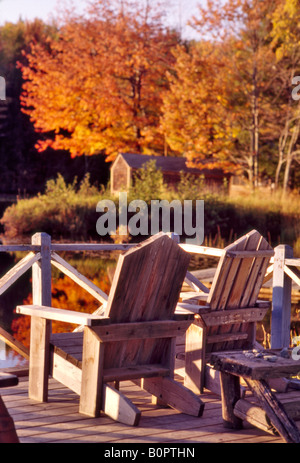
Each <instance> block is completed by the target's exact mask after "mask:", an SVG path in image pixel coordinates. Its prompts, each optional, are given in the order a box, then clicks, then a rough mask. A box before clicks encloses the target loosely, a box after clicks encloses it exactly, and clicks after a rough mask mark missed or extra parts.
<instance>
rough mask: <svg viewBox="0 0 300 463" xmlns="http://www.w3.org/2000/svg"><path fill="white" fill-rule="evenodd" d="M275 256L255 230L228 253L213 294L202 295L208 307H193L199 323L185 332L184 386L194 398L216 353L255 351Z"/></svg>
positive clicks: (215, 280)
mask: <svg viewBox="0 0 300 463" xmlns="http://www.w3.org/2000/svg"><path fill="white" fill-rule="evenodd" d="M272 254H273V250H272V248H271V246H270V245H269V244H268V242H267V241H266V240H265V239H264V238H263V237H262V236H261V235H260V233H258V232H257V231H256V230H253V231H251V232H250V233H248V234H246V235H245V236H243V237H241V238H240V239H238V240H237V241H235V242H234V243H233V244H231V245H229V246H227V247H226V248H225V249H224V252H223V254H222V256H221V257H220V260H219V263H218V266H217V269H216V273H215V276H214V279H213V282H212V286H211V288H210V290H209V291H208V294H205V293H202V294H201V295H199V298H200V299H202V300H204V301H205V302H204V303H203V304H204V305H203V306H200V307H197V306H195V305H194V306H193V310H194V313H196V315H195V320H194V323H193V324H192V325H191V326H190V328H189V329H188V330H187V332H186V344H185V381H184V384H185V386H187V387H189V388H190V389H191V390H192V391H194V392H195V393H202V392H203V387H204V384H205V370H206V365H207V363H208V362H209V358H210V355H211V353H213V352H220V351H228V350H241V349H251V348H253V347H254V345H255V333H256V323H257V322H258V321H261V320H262V319H263V318H264V316H265V314H266V312H267V310H268V308H269V306H270V304H269V303H268V302H263V301H260V302H259V301H258V300H257V299H258V294H259V291H260V289H261V286H262V282H263V279H264V276H265V272H266V269H267V267H268V264H269V260H270V257H271V255H272ZM194 283H195V282H194ZM196 286H197V285H196ZM198 286H199V285H198ZM199 287H201V286H199ZM196 297H197V295H196V293H194V294H193V298H194V299H193V300H195V298H196ZM179 306H180V304H179ZM179 306H178V307H179ZM181 306H185V307H187V306H188V304H181ZM182 311H183V310H182V309H178V312H180V313H182Z"/></svg>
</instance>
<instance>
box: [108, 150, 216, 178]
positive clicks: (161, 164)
mask: <svg viewBox="0 0 300 463" xmlns="http://www.w3.org/2000/svg"><path fill="white" fill-rule="evenodd" d="M119 156H122V158H123V159H124V160H125V162H126V163H127V165H128V166H129V167H131V168H132V169H140V168H142V167H143V165H144V164H145V163H147V162H149V161H152V160H154V161H155V162H156V166H157V168H158V169H161V170H162V171H163V172H180V171H183V172H186V173H189V174H197V175H201V174H210V175H224V172H223V171H222V170H221V169H205V168H202V167H201V168H199V169H198V168H195V167H193V168H192V167H187V165H186V159H185V158H183V157H171V156H151V155H146V154H136V153H120V155H119ZM117 159H118V158H117ZM204 163H205V162H204V161H203V164H202V165H203V166H204Z"/></svg>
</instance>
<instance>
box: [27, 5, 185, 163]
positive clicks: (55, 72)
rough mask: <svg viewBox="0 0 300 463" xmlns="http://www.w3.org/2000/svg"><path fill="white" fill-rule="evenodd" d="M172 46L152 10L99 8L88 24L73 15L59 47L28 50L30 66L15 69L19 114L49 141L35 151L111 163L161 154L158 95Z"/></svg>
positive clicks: (173, 38)
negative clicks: (125, 154)
mask: <svg viewBox="0 0 300 463" xmlns="http://www.w3.org/2000/svg"><path fill="white" fill-rule="evenodd" d="M108 3H109V5H108ZM117 3H118V2H117ZM147 3H148V2H147ZM130 5H131V7H130ZM119 6H120V5H119ZM176 43H178V36H177V34H175V33H173V32H169V31H166V30H165V28H164V26H163V20H162V15H161V14H157V13H155V12H154V11H153V9H152V8H150V7H149V4H147V6H146V7H142V6H141V2H137V4H135V5H134V8H132V1H131V2H126V1H123V2H122V8H115V9H114V8H113V5H112V2H106V1H105V0H98V1H96V2H94V3H93V6H92V7H91V9H90V12H89V16H88V17H87V19H84V20H83V19H82V18H81V17H78V18H76V17H75V16H74V15H72V14H71V15H70V16H69V17H68V19H67V21H66V22H65V23H64V24H63V25H62V26H61V28H60V32H59V37H58V39H57V38H54V39H53V38H49V39H48V42H47V43H46V44H39V43H35V44H32V47H31V52H30V53H27V54H26V58H27V65H20V66H21V69H22V73H23V78H24V79H25V80H26V82H25V83H24V85H23V94H22V96H21V102H22V105H23V111H24V112H25V113H27V114H29V115H30V118H31V120H32V122H33V123H34V126H35V129H36V131H37V132H40V133H45V134H46V137H45V136H44V137H43V136H41V140H40V141H39V143H38V146H37V147H38V149H39V150H40V151H43V150H45V149H46V148H47V147H48V146H51V147H53V148H54V149H66V150H69V151H70V153H71V155H72V156H77V155H81V154H86V155H92V154H94V153H98V152H101V151H104V152H105V153H106V154H107V155H109V156H112V157H114V156H115V155H116V153H118V152H119V151H132V150H133V151H135V152H143V153H153V152H155V151H156V152H157V151H162V150H163V144H164V140H163V136H162V134H160V133H159V131H158V126H159V116H160V107H161V94H162V91H163V90H164V89H165V87H166V85H167V82H166V79H165V74H166V70H167V69H169V68H170V66H171V63H173V62H174V57H173V55H172V54H171V49H172V47H173V46H174V44H176Z"/></svg>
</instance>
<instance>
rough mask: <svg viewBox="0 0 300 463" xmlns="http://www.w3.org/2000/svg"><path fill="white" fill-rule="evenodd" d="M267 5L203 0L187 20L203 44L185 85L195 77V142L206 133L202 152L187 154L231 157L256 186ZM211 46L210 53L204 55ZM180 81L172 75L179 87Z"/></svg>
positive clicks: (267, 54)
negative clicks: (220, 154)
mask: <svg viewBox="0 0 300 463" xmlns="http://www.w3.org/2000/svg"><path fill="white" fill-rule="evenodd" d="M272 8H273V9H274V4H270V2H265V1H261V0H252V1H250V0H227V1H226V2H225V3H224V4H222V6H221V5H220V1H218V0H208V1H207V5H206V6H199V8H198V14H197V15H196V16H195V18H194V20H193V24H194V27H195V28H196V29H197V31H198V32H200V33H201V36H202V40H203V46H202V49H198V50H197V54H198V57H199V58H198V64H197V65H196V67H195V68H194V71H193V72H192V75H191V79H190V83H189V85H190V89H192V86H193V81H195V80H197V81H198V90H197V91H192V92H190V97H189V99H190V100H192V101H193V102H194V104H195V105H196V106H197V108H198V113H197V112H195V113H194V126H195V127H197V130H196V131H194V135H195V137H196V134H198V139H199V140H200V138H201V137H203V136H204V134H206V138H208V139H209V143H208V144H207V143H206V142H205V143H203V146H202V147H201V150H202V154H201V153H200V151H199V149H196V150H194V155H193V157H194V158H195V159H196V158H197V157H200V158H201V156H203V155H204V156H206V155H207V154H213V153H215V155H218V153H222V155H223V154H225V155H227V156H229V157H230V156H231V157H233V158H234V159H235V163H236V164H238V165H240V166H241V167H242V168H243V170H244V171H245V172H247V175H248V178H249V181H250V183H251V184H252V185H253V186H256V185H257V184H258V160H259V150H260V138H261V137H262V136H263V135H266V134H264V132H266V131H267V127H268V123H267V115H268V109H269V108H270V103H269V102H268V100H267V99H265V98H264V96H265V93H266V89H267V87H268V86H269V85H270V81H269V79H268V77H269V76H270V69H271V68H272V66H273V64H274V54H273V53H272V50H271V47H270V46H269V43H270V41H271V39H270V36H269V30H270V19H269V17H268V14H269V11H270V10H272ZM204 40H205V41H204ZM212 49H214V50H215V51H214V52H210V53H211V55H209V50H212ZM194 50H195V49H193V51H192V53H193V54H195V51H194ZM201 60H202V64H201ZM206 69H207V70H208V71H206ZM187 79H189V78H188V76H187ZM180 80H182V77H181V75H179V74H178V85H179V86H180V84H179V81H180ZM184 86H185V87H186V88H187V85H186V84H183V87H184ZM188 91H189V90H188ZM197 98H198V100H199V98H200V100H201V103H200V105H198V104H197V103H196V101H197ZM201 108H202V109H201ZM206 114H207V115H208V116H206ZM185 117H186V115H185ZM182 119H183V118H182ZM182 122H183V124H184V125H185V126H186V122H185V121H182ZM207 122H208V124H207ZM179 132H180V133H181V134H182V131H180V130H179ZM177 133H178V132H177ZM177 133H176V131H175V133H174V136H175V137H177ZM180 136H181V135H180ZM180 136H179V138H180ZM168 139H169V140H170V135H169V137H168ZM207 147H209V150H207ZM193 149H194V148H193Z"/></svg>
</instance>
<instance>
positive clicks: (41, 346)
mask: <svg viewBox="0 0 300 463" xmlns="http://www.w3.org/2000/svg"><path fill="white" fill-rule="evenodd" d="M50 332H51V322H50V321H49V320H45V319H43V318H39V317H31V329H30V359H29V392H28V393H29V397H30V398H31V399H34V400H37V401H39V402H47V400H48V377H49V363H50V344H49V342H50Z"/></svg>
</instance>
